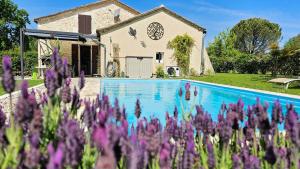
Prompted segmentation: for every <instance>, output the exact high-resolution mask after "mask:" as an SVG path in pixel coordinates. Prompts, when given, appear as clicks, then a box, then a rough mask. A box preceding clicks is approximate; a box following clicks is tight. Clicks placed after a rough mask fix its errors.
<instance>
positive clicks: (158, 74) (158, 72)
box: [156, 66, 165, 78]
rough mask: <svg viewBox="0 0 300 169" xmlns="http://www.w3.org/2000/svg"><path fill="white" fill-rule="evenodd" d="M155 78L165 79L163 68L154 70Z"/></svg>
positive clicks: (159, 67)
mask: <svg viewBox="0 0 300 169" xmlns="http://www.w3.org/2000/svg"><path fill="white" fill-rule="evenodd" d="M156 77H157V78H165V72H164V68H163V67H162V66H158V67H157V68H156Z"/></svg>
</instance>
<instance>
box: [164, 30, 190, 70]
mask: <svg viewBox="0 0 300 169" xmlns="http://www.w3.org/2000/svg"><path fill="white" fill-rule="evenodd" d="M194 46H195V41H194V39H193V38H192V37H191V36H189V35H188V34H184V35H177V36H176V37H175V38H174V39H173V40H172V41H169V43H168V48H170V49H173V50H174V54H173V56H174V58H175V60H176V62H177V65H178V66H179V67H180V69H181V72H182V74H183V75H187V74H188V73H189V65H190V55H191V53H192V49H193V47H194Z"/></svg>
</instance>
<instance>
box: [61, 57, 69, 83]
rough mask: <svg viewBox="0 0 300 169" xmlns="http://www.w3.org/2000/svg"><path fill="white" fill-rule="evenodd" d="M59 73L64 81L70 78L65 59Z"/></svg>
mask: <svg viewBox="0 0 300 169" xmlns="http://www.w3.org/2000/svg"><path fill="white" fill-rule="evenodd" d="M61 71H62V72H61V74H62V76H63V78H64V79H67V78H68V77H69V76H70V72H69V68H68V60H67V58H64V59H63V66H62V70H61Z"/></svg>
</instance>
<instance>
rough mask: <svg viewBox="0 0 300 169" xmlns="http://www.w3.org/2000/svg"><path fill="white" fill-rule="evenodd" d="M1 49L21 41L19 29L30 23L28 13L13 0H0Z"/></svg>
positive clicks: (8, 47) (7, 48)
mask: <svg viewBox="0 0 300 169" xmlns="http://www.w3.org/2000/svg"><path fill="white" fill-rule="evenodd" d="M0 8H1V11H0V50H9V49H11V48H12V47H13V46H14V45H15V44H16V43H17V42H18V41H19V31H20V29H21V28H23V27H25V26H26V24H28V23H30V22H29V18H28V13H27V12H26V11H25V10H24V9H18V6H17V5H16V4H14V3H13V2H12V1H11V0H0Z"/></svg>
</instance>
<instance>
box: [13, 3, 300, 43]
mask: <svg viewBox="0 0 300 169" xmlns="http://www.w3.org/2000/svg"><path fill="white" fill-rule="evenodd" d="M13 1H14V2H15V3H16V4H18V5H19V7H20V8H24V9H26V10H27V11H28V12H29V16H30V19H31V25H29V26H28V27H30V28H36V25H35V24H34V22H33V18H36V17H40V16H45V15H49V14H52V13H55V12H59V11H62V10H66V9H70V8H72V7H77V6H80V5H84V4H87V3H91V2H95V1H97V0H13ZM121 1H122V2H123V3H125V4H127V5H129V6H131V7H133V8H135V9H137V10H138V11H140V12H145V11H148V10H150V9H152V8H154V7H157V6H159V5H161V4H163V5H165V6H166V7H168V8H169V9H171V10H173V11H175V12H176V13H178V14H180V15H182V16H184V17H186V18H187V19H190V20H191V21H193V22H196V23H197V24H199V25H201V26H203V27H205V28H206V29H207V31H208V33H207V37H206V44H208V43H209V42H212V41H213V39H214V37H215V36H216V35H218V33H219V32H221V31H223V30H226V29H227V28H231V27H233V26H234V25H235V24H236V23H238V22H239V21H240V20H241V19H247V18H250V17H260V18H265V19H268V20H270V21H272V22H275V23H278V24H280V25H281V27H282V40H281V42H280V44H284V43H285V42H286V41H287V40H288V39H289V38H291V37H293V36H296V35H297V34H299V33H300V0H121Z"/></svg>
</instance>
